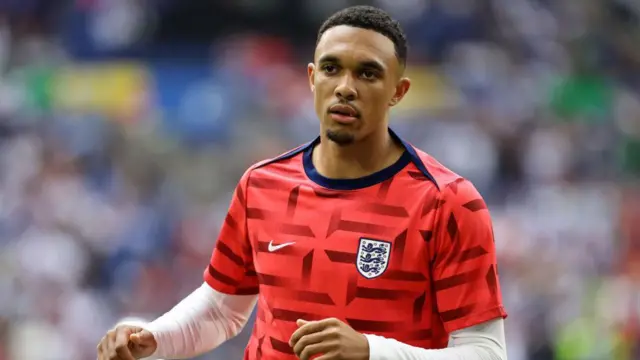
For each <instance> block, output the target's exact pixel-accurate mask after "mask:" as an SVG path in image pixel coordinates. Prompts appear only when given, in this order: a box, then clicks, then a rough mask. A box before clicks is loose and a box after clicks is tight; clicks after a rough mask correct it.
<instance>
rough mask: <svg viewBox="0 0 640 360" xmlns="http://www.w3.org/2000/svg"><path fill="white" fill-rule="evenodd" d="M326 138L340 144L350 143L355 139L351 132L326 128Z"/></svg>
mask: <svg viewBox="0 0 640 360" xmlns="http://www.w3.org/2000/svg"><path fill="white" fill-rule="evenodd" d="M327 139H329V140H330V141H332V142H334V143H336V144H338V145H340V146H347V145H351V144H353V143H354V142H355V141H356V137H355V135H354V134H353V132H351V131H345V130H327Z"/></svg>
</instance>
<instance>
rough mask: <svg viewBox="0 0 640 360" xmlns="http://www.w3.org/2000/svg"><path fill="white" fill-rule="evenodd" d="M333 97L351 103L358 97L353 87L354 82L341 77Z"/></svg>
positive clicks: (347, 77)
mask: <svg viewBox="0 0 640 360" xmlns="http://www.w3.org/2000/svg"><path fill="white" fill-rule="evenodd" d="M334 94H335V96H336V97H337V98H338V99H340V100H342V101H353V100H355V99H356V98H357V97H358V92H357V91H356V88H355V86H354V81H353V79H351V76H349V75H347V76H343V78H342V79H341V81H340V84H338V86H337V87H336V89H335V91H334Z"/></svg>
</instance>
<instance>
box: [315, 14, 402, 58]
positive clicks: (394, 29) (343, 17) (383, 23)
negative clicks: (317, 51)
mask: <svg viewBox="0 0 640 360" xmlns="http://www.w3.org/2000/svg"><path fill="white" fill-rule="evenodd" d="M340 25H346V26H352V27H357V28H361V29H367V30H373V31H375V32H377V33H379V34H382V35H384V36H386V37H387V38H389V39H390V40H391V41H392V42H393V44H394V46H395V49H396V57H397V58H398V61H399V62H400V64H402V65H403V66H404V65H405V64H406V62H407V37H406V35H405V33H404V31H403V30H402V27H401V26H400V23H399V22H398V21H397V20H394V19H393V18H392V17H391V15H389V14H388V13H387V12H386V11H384V10H382V9H379V8H376V7H373V6H362V5H361V6H352V7H348V8H345V9H342V10H340V11H338V12H336V13H334V14H333V15H331V16H330V17H329V18H328V19H327V20H326V21H325V22H324V23H323V24H322V26H320V30H318V38H317V41H318V42H319V41H320V38H321V37H322V35H323V34H324V33H325V32H326V31H327V30H329V29H331V28H333V27H336V26H340Z"/></svg>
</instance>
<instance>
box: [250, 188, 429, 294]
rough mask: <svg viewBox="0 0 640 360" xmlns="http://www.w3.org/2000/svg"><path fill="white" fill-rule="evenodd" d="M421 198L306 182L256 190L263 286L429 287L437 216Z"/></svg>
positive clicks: (255, 244)
mask: <svg viewBox="0 0 640 360" xmlns="http://www.w3.org/2000/svg"><path fill="white" fill-rule="evenodd" d="M422 204H423V202H422V201H416V199H415V198H412V197H402V196H394V197H389V196H387V197H385V198H384V199H382V198H381V197H379V196H378V194H377V193H359V192H339V193H338V192H327V191H322V190H318V189H314V188H311V187H308V188H307V187H304V186H296V187H293V188H292V189H290V190H289V191H286V192H285V191H260V192H255V193H253V194H252V195H251V198H250V201H249V203H248V208H247V218H248V223H247V230H248V234H249V238H250V241H251V245H252V249H253V254H254V266H255V268H256V271H257V272H258V275H259V278H260V282H261V285H268V286H274V287H284V288H287V289H298V290H301V291H318V292H323V293H334V295H336V296H337V297H339V298H345V296H346V297H347V298H348V297H349V295H348V294H347V293H348V292H349V289H360V288H377V289H381V288H384V289H389V290H410V289H412V288H415V287H416V286H418V287H420V288H424V286H425V285H424V283H425V282H426V281H427V278H428V276H429V252H428V246H427V245H428V242H429V241H430V238H431V231H432V229H431V227H432V223H433V221H432V219H431V218H430V217H428V216H427V217H424V216H422V215H423V214H422ZM336 292H339V293H340V294H335V293H336ZM342 295H345V296H342ZM372 296H373V295H372ZM332 298H335V296H332Z"/></svg>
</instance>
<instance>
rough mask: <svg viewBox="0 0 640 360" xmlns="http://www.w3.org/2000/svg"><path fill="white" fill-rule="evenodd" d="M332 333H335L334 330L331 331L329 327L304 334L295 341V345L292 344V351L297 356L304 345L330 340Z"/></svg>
mask: <svg viewBox="0 0 640 360" xmlns="http://www.w3.org/2000/svg"><path fill="white" fill-rule="evenodd" d="M333 335H335V331H333V330H332V329H331V328H329V329H325V330H323V331H321V332H318V333H313V334H309V335H305V336H303V337H301V338H300V339H299V340H298V341H297V342H296V343H295V345H294V346H293V352H294V353H295V354H296V355H298V357H299V356H300V354H302V351H303V350H304V349H305V348H306V347H308V346H311V345H314V344H319V343H321V342H325V341H328V340H331V339H333V338H335V337H334V336H333Z"/></svg>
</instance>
